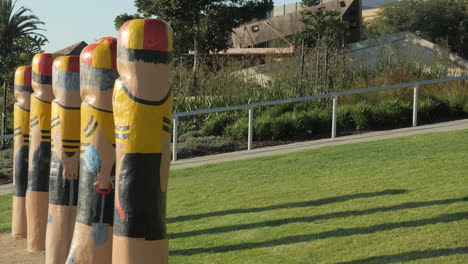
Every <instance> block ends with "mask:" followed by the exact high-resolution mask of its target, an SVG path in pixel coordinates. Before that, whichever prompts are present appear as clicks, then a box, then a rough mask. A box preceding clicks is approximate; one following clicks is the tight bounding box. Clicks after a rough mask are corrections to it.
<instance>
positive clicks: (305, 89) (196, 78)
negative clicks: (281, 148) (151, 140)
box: [173, 47, 468, 139]
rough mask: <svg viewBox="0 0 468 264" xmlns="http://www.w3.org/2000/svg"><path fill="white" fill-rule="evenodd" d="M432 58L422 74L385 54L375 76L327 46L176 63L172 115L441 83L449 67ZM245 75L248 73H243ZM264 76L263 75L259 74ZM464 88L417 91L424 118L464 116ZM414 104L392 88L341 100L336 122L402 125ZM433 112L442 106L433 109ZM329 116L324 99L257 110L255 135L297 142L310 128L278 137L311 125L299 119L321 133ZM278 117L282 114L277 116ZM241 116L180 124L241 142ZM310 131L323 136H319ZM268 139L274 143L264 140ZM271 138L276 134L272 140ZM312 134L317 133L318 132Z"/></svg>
mask: <svg viewBox="0 0 468 264" xmlns="http://www.w3.org/2000/svg"><path fill="white" fill-rule="evenodd" d="M434 56H435V58H434V61H435V64H434V65H433V66H432V67H427V66H424V64H423V63H422V62H421V61H420V58H417V57H416V56H415V57H414V58H412V57H408V56H406V57H405V56H396V58H398V59H395V56H394V55H392V54H390V53H388V52H386V51H385V50H383V51H382V52H381V53H380V55H379V58H378V65H377V67H376V69H375V71H368V70H366V69H365V67H364V66H363V67H359V66H356V65H355V64H354V65H351V64H350V61H349V60H348V59H347V58H346V56H345V51H344V50H343V51H336V52H331V51H327V49H326V48H324V47H319V48H314V49H307V50H306V51H305V56H304V59H302V58H301V56H300V55H296V56H290V57H275V56H270V57H266V58H261V59H259V58H251V57H246V58H242V59H238V58H230V57H224V58H219V57H218V58H216V59H214V58H213V57H205V60H204V62H205V63H204V64H203V65H202V66H201V67H200V68H199V69H198V71H196V72H194V71H193V70H192V68H191V67H189V66H186V64H184V63H183V62H182V63H177V64H175V65H174V69H173V71H174V75H175V78H174V87H175V91H176V100H175V112H184V111H192V110H198V109H206V108H213V107H224V106H232V105H240V104H248V103H255V102H262V101H270V100H279V99H286V98H293V97H300V96H308V95H316V94H324V93H331V92H337V91H345V90H354V89H362V88H368V87H375V86H383V85H389V84H398V83H406V82H413V81H420V80H428V79H435V78H443V77H446V73H447V63H446V61H445V60H444V59H443V57H441V56H440V55H434ZM249 67H252V68H249ZM246 68H249V69H248V70H246ZM264 72H266V73H268V74H260V73H264ZM467 85H468V82H467V81H453V82H446V83H441V84H434V85H426V86H424V87H422V89H421V90H420V98H421V100H422V106H424V107H426V108H424V109H422V110H421V111H425V110H428V108H430V107H435V109H436V110H437V109H438V110H440V111H442V110H443V109H442V108H444V109H445V110H444V111H445V112H444V111H442V112H441V113H440V114H439V113H437V111H436V110H434V111H432V110H431V111H430V113H431V115H432V114H435V115H436V116H438V115H439V116H440V118H442V119H444V118H447V117H453V116H460V115H462V114H463V113H468V111H467V110H468V90H467ZM412 97H413V92H412V89H392V90H386V91H381V92H374V93H367V94H358V95H352V96H344V97H341V98H340V108H341V109H342V110H340V111H341V112H343V113H344V112H346V111H345V110H346V109H348V110H349V111H348V112H347V114H343V115H340V117H339V118H340V119H339V120H338V121H339V123H341V126H342V129H345V130H346V129H350V130H356V129H357V130H366V129H375V128H380V127H389V126H390V125H391V124H390V123H392V122H393V123H395V124H394V125H397V124H399V125H398V126H403V125H406V123H407V122H406V119H405V120H401V118H399V117H398V118H397V116H396V115H401V114H403V113H406V111H408V109H409V110H410V108H411V107H412V106H411V103H412ZM424 100H425V101H424ZM391 102H393V103H391ZM395 102H396V103H395ZM347 105H350V106H347ZM396 105H398V106H396ZM435 105H439V106H438V108H437V107H436V106H435ZM392 107H393V108H392ZM400 108H401V109H400ZM271 109H273V110H271ZM330 109H331V102H330V100H329V99H322V100H315V101H312V102H307V103H300V104H293V105H287V106H275V107H266V108H261V109H256V110H255V111H256V130H255V131H256V132H255V133H256V134H257V135H256V136H257V138H260V139H262V138H263V139H267V138H272V139H278V138H287V137H288V136H289V135H290V133H293V134H295V135H296V136H297V135H304V136H307V134H310V133H309V132H307V131H311V130H313V129H304V130H302V132H300V133H299V132H297V133H294V132H285V131H278V132H275V131H277V130H287V129H286V128H291V127H293V126H292V125H291V124H290V122H299V123H304V125H303V126H304V127H307V125H311V124H309V123H308V121H306V120H305V119H304V118H305V116H308V117H310V116H313V117H315V118H319V116H320V117H321V120H322V121H320V122H319V123H320V124H321V125H317V124H314V125H311V126H312V127H314V126H322V127H323V128H326V127H327V126H328V125H326V124H325V123H326V122H325V121H327V119H328V114H325V113H326V112H329V111H330ZM398 109H399V110H398ZM402 109H405V110H402ZM271 111H272V112H271ZM392 111H393V113H392ZM401 111H403V112H401ZM288 112H291V113H288ZM306 112H308V114H306ZM452 112H453V113H452ZM283 114H286V115H285V116H282V115H283ZM371 114H372V119H373V121H372V122H371V121H370V119H369V118H364V117H366V116H369V115H371ZM302 115H304V118H297V116H302ZM376 115H378V116H376ZM423 115H424V114H423ZM246 116H247V115H246V113H244V112H243V111H237V112H231V113H220V114H211V115H203V116H195V117H190V118H184V119H183V122H182V124H183V126H182V128H181V129H182V131H181V132H182V133H183V132H184V131H190V130H202V132H203V133H204V134H206V135H213V134H214V135H224V136H227V137H231V138H238V139H241V138H245V136H246V133H247V132H246V124H247V122H246V120H245V119H246ZM389 118H390V119H392V118H393V121H392V120H385V119H389ZM440 118H439V119H438V118H436V117H435V116H432V117H430V116H423V119H422V121H423V122H430V120H440ZM288 120H289V121H288ZM291 120H294V121H291ZM379 120H380V121H379ZM310 122H312V121H310ZM379 122H380V123H379ZM398 122H400V123H398ZM401 122H403V124H402V123H401ZM261 124H264V125H265V127H262V126H261ZM266 124H268V125H266ZM257 126H259V127H257ZM285 127H286V128H285ZM295 127H297V125H295ZM315 130H316V131H321V130H323V129H315ZM266 133H270V135H273V136H271V137H268V136H266ZM274 133H279V134H278V135H277V136H274ZM311 133H312V134H315V132H311ZM262 135H264V136H262Z"/></svg>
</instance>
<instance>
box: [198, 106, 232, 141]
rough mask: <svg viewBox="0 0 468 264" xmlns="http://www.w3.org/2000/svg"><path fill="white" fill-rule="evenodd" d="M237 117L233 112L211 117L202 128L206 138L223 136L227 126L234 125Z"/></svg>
mask: <svg viewBox="0 0 468 264" xmlns="http://www.w3.org/2000/svg"><path fill="white" fill-rule="evenodd" d="M236 119H237V115H236V114H233V113H232V112H229V113H219V114H214V115H211V116H210V117H209V118H208V120H207V121H206V122H205V123H204V124H203V126H202V127H201V133H202V134H203V135H204V136H221V135H223V132H224V129H226V127H227V126H229V125H230V124H232V123H234V121H235V120H236Z"/></svg>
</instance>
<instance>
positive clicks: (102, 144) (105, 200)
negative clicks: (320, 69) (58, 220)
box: [66, 38, 118, 264]
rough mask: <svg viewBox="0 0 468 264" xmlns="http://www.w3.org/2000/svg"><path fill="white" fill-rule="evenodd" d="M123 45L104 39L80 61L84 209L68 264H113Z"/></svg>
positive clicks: (81, 195) (81, 203)
mask: <svg viewBox="0 0 468 264" xmlns="http://www.w3.org/2000/svg"><path fill="white" fill-rule="evenodd" d="M116 56H117V39H115V38H102V39H100V40H98V41H97V42H96V44H92V45H89V46H88V47H86V48H85V49H84V50H83V52H82V53H81V56H80V72H81V73H80V76H81V77H80V78H81V99H82V101H83V102H82V104H81V160H80V184H79V192H78V196H79V197H78V209H77V216H76V223H75V232H74V235H73V241H72V244H71V248H70V252H69V254H68V259H67V262H66V263H68V264H72V263H73V264H75V263H76V264H77V263H83V264H106V263H109V264H110V263H112V226H113V217H114V215H113V214H114V179H115V135H114V116H113V113H112V91H113V90H114V82H115V80H116V79H117V77H118V74H117V69H116Z"/></svg>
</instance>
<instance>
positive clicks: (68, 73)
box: [46, 56, 81, 264]
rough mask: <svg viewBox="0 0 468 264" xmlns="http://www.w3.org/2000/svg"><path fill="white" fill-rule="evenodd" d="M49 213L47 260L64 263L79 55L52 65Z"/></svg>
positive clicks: (70, 220)
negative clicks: (53, 98)
mask: <svg viewBox="0 0 468 264" xmlns="http://www.w3.org/2000/svg"><path fill="white" fill-rule="evenodd" d="M52 87H53V91H54V95H55V100H54V101H53V102H52V112H51V134H52V153H51V159H50V161H51V162H50V181H49V215H48V220H47V236H46V263H48V264H52V263H54V264H55V263H56V264H63V263H65V260H66V259H67V256H68V250H69V249H70V243H71V240H72V236H73V227H74V224H75V217H76V204H77V199H78V173H79V162H80V151H79V150H80V105H81V99H80V57H78V56H61V57H58V58H57V59H55V61H54V64H53V67H52Z"/></svg>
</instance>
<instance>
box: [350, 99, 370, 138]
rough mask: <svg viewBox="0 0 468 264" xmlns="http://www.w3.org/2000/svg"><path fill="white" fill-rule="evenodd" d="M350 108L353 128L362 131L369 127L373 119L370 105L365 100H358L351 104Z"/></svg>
mask: <svg viewBox="0 0 468 264" xmlns="http://www.w3.org/2000/svg"><path fill="white" fill-rule="evenodd" d="M350 109H351V111H350V118H351V119H352V122H353V125H354V129H355V130H358V131H362V130H367V129H369V128H370V127H371V125H372V119H373V116H372V115H373V113H372V105H370V104H369V103H367V102H360V103H357V104H355V105H352V107H350Z"/></svg>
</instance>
